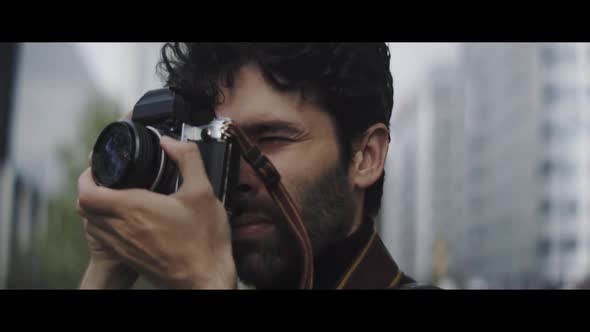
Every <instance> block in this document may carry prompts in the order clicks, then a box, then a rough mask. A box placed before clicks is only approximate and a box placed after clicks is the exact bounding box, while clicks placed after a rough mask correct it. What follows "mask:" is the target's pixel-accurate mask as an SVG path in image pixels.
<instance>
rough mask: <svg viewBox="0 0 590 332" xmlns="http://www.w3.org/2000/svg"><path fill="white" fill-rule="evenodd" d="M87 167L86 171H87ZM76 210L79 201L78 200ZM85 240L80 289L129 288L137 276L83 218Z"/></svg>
mask: <svg viewBox="0 0 590 332" xmlns="http://www.w3.org/2000/svg"><path fill="white" fill-rule="evenodd" d="M131 115H132V113H131V112H129V113H127V114H125V115H124V116H123V117H122V119H121V120H124V119H127V120H130V119H131ZM91 162H92V152H91V153H90V155H89V156H88V166H90V165H91ZM89 169H90V168H88V169H87V170H86V171H89ZM78 210H80V202H79V200H78ZM83 223H84V229H85V230H86V232H85V237H86V241H87V243H88V250H89V252H90V262H89V264H88V267H87V269H86V273H85V275H84V277H83V278H82V282H81V284H80V288H81V289H94V288H130V287H131V286H133V284H134V283H135V281H136V280H137V278H138V274H137V272H136V271H135V270H133V269H131V268H130V267H129V266H127V265H126V264H125V262H124V261H123V260H121V258H119V257H118V256H117V255H116V254H115V253H114V252H113V251H112V250H111V249H109V248H107V247H105V246H104V245H102V244H101V243H100V242H99V241H97V239H95V238H94V237H93V236H92V235H91V234H90V233H89V232H88V231H87V229H88V220H87V219H83Z"/></svg>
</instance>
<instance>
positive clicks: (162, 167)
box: [146, 126, 166, 191]
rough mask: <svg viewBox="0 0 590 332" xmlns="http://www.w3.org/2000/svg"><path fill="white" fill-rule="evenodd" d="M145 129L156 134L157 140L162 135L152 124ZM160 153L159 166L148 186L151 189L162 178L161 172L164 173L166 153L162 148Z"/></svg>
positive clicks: (154, 187)
mask: <svg viewBox="0 0 590 332" xmlns="http://www.w3.org/2000/svg"><path fill="white" fill-rule="evenodd" d="M146 129H148V130H150V131H152V132H153V133H154V134H156V136H158V141H160V140H161V139H162V135H161V134H160V132H159V131H158V130H157V129H156V128H154V127H152V126H146ZM161 155H162V156H161V157H160V167H159V168H158V174H157V175H156V179H155V180H154V182H153V183H152V185H151V186H150V190H151V191H153V190H154V189H156V187H157V186H158V184H160V180H161V179H162V173H164V162H165V161H166V153H165V152H164V149H162V153H161Z"/></svg>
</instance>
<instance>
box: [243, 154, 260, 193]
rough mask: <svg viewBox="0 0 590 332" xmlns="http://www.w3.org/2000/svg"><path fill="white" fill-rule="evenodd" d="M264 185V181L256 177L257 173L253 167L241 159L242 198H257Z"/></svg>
mask: <svg viewBox="0 0 590 332" xmlns="http://www.w3.org/2000/svg"><path fill="white" fill-rule="evenodd" d="M263 185H264V184H263V183H262V181H260V179H259V178H258V176H256V172H254V170H253V169H252V166H250V165H249V164H248V163H247V162H246V160H244V158H243V157H242V158H241V159H240V180H239V182H238V194H239V195H240V196H256V195H257V194H258V192H259V190H260V189H261V188H262V187H263Z"/></svg>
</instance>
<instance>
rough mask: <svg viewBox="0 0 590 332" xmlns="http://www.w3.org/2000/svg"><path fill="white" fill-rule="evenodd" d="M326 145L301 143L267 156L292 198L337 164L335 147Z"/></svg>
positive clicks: (324, 143)
mask: <svg viewBox="0 0 590 332" xmlns="http://www.w3.org/2000/svg"><path fill="white" fill-rule="evenodd" d="M327 143H328V142H322V143H317V142H311V141H309V142H301V143H296V144H293V145H291V146H289V147H286V148H284V149H281V150H280V151H276V152H273V153H269V154H268V155H267V156H268V158H269V159H270V160H271V162H272V163H273V164H274V166H275V167H276V168H277V170H278V172H279V173H280V174H281V181H282V182H283V184H284V185H285V187H286V188H287V190H288V191H289V193H290V194H291V195H293V196H295V197H293V198H298V197H300V194H301V193H300V191H301V190H303V189H305V188H306V187H307V186H308V185H309V184H311V183H314V181H315V180H316V179H317V178H318V177H319V176H321V174H324V172H325V171H326V170H327V169H330V168H331V167H333V166H334V165H335V164H336V163H337V162H338V150H337V148H336V146H335V145H334V146H333V147H332V146H330V145H329V144H327ZM298 203H299V202H298Z"/></svg>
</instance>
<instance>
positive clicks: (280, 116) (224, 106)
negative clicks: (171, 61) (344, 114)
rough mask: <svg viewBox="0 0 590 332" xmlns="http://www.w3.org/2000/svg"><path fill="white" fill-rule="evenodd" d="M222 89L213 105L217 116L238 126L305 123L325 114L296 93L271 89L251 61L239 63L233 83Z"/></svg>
mask: <svg viewBox="0 0 590 332" xmlns="http://www.w3.org/2000/svg"><path fill="white" fill-rule="evenodd" d="M222 92H223V95H224V99H223V102H222V103H221V104H220V105H218V106H217V108H216V111H215V112H216V114H217V116H221V117H229V118H231V119H232V120H234V121H236V122H238V123H239V124H240V125H242V126H248V125H253V124H258V123H260V122H272V121H286V122H292V123H294V124H299V125H305V124H306V122H309V121H313V120H314V118H317V117H322V116H325V117H327V114H326V113H325V112H322V111H321V110H320V108H319V107H318V106H316V105H315V104H313V103H310V102H308V101H305V100H304V99H303V98H302V97H301V95H300V94H299V93H295V92H294V93H283V92H278V91H277V90H275V89H274V88H273V87H272V85H271V84H270V83H269V82H267V81H266V80H265V78H264V76H263V75H262V73H261V71H260V70H259V69H258V67H257V66H255V65H246V66H243V67H242V68H241V69H240V70H239V71H238V72H237V73H236V75H235V77H234V85H233V87H232V88H231V89H227V88H222Z"/></svg>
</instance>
